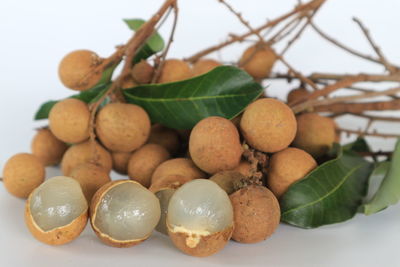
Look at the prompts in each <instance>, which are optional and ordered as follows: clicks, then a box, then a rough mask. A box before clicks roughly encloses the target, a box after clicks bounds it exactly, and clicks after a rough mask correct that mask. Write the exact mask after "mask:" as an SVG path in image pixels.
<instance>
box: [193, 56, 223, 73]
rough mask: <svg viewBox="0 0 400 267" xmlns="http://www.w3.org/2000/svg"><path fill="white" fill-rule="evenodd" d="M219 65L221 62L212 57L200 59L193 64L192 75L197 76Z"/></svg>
mask: <svg viewBox="0 0 400 267" xmlns="http://www.w3.org/2000/svg"><path fill="white" fill-rule="evenodd" d="M218 66H221V63H219V62H218V61H216V60H214V59H200V60H199V61H197V62H196V63H195V64H194V65H193V70H192V71H193V76H199V75H202V74H204V73H207V72H209V71H212V70H213V69H214V68H216V67H218Z"/></svg>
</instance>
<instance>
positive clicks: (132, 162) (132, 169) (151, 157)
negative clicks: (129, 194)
mask: <svg viewBox="0 0 400 267" xmlns="http://www.w3.org/2000/svg"><path fill="white" fill-rule="evenodd" d="M170 157H171V156H170V154H169V152H168V151H167V150H166V149H165V148H164V147H162V146H160V145H156V144H146V145H144V146H142V147H141V148H139V149H138V150H136V151H135V152H133V154H132V156H131V158H130V159H129V163H128V175H129V178H130V179H132V180H135V181H137V182H139V183H140V184H141V185H143V186H144V187H146V188H149V186H150V184H151V176H152V175H153V173H154V171H155V169H156V168H157V167H158V166H159V165H160V164H161V163H163V162H164V161H166V160H168V159H169V158H170Z"/></svg>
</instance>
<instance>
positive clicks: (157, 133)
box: [147, 124, 180, 155]
mask: <svg viewBox="0 0 400 267" xmlns="http://www.w3.org/2000/svg"><path fill="white" fill-rule="evenodd" d="M147 142H148V143H149V144H158V145H161V146H163V147H164V148H165V149H167V150H168V151H169V153H170V154H171V155H175V154H176V153H177V152H178V150H179V148H180V141H179V135H178V133H177V132H176V131H175V130H173V129H169V128H167V127H164V126H162V125H161V124H154V125H153V126H152V127H151V130H150V136H149V140H148V141H147Z"/></svg>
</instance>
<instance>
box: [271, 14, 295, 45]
mask: <svg viewBox="0 0 400 267" xmlns="http://www.w3.org/2000/svg"><path fill="white" fill-rule="evenodd" d="M301 20H302V17H301V16H297V17H295V18H293V19H292V20H290V21H288V22H287V23H286V24H285V25H284V26H283V27H282V28H281V29H279V30H278V31H277V32H276V33H275V34H274V35H273V36H272V37H270V38H269V40H268V41H267V43H269V44H274V43H277V42H279V41H280V40H282V39H283V38H285V37H286V36H287V35H289V34H290V33H292V32H293V31H294V30H295V29H296V28H297V27H298V25H299V24H300V23H301Z"/></svg>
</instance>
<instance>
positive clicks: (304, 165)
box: [267, 147, 317, 198]
mask: <svg viewBox="0 0 400 267" xmlns="http://www.w3.org/2000/svg"><path fill="white" fill-rule="evenodd" d="M269 166H270V167H269V172H268V179H267V183H268V187H269V189H271V191H272V192H273V193H274V194H275V196H276V197H277V198H280V197H281V196H282V195H283V194H284V193H285V192H286V191H287V189H288V188H289V186H291V185H292V184H293V183H295V182H296V181H298V180H300V179H302V178H304V177H305V176H306V175H307V174H308V173H309V172H311V171H312V170H313V169H314V168H315V167H317V163H316V162H315V160H314V158H313V157H312V156H311V155H310V154H308V153H307V152H305V151H304V150H301V149H298V148H294V147H288V148H286V149H284V150H282V151H279V152H278V153H275V154H274V155H272V157H271V160H270V165H269Z"/></svg>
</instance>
